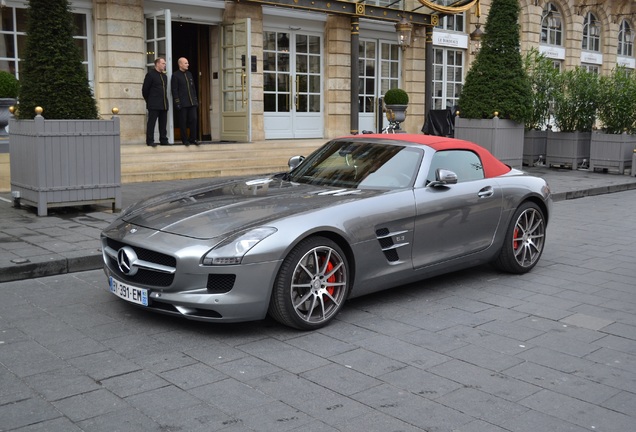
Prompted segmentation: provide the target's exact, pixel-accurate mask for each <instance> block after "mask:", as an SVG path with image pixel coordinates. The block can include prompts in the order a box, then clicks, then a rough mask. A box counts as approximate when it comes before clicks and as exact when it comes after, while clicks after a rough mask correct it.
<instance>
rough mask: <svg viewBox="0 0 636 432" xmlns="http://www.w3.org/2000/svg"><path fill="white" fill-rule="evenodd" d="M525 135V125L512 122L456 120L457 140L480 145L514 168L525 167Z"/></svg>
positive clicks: (500, 120) (494, 119) (498, 119)
mask: <svg viewBox="0 0 636 432" xmlns="http://www.w3.org/2000/svg"><path fill="white" fill-rule="evenodd" d="M523 133H524V128H523V124H522V123H517V122H514V121H512V120H503V119H500V118H497V117H495V118H493V119H465V118H461V117H456V118H455V138H457V139H462V140H466V141H472V142H474V143H475V144H479V145H480V146H482V147H484V148H485V149H486V150H488V151H489V152H490V153H492V154H493V155H494V156H495V157H496V158H497V159H499V160H500V161H502V162H503V163H505V164H508V165H510V166H511V167H514V168H521V167H522V165H523Z"/></svg>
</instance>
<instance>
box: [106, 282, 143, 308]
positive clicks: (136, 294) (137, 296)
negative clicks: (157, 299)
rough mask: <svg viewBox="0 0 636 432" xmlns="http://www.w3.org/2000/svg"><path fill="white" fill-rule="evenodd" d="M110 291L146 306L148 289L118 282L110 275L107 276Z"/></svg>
mask: <svg viewBox="0 0 636 432" xmlns="http://www.w3.org/2000/svg"><path fill="white" fill-rule="evenodd" d="M109 282H110V292H112V293H113V294H115V295H116V296H117V297H121V298H123V299H124V300H128V301H129V302H132V303H136V304H140V305H143V306H148V290H147V289H144V288H137V287H134V286H132V285H128V284H125V283H123V282H119V281H118V280H117V279H114V278H113V277H112V276H111V277H110V278H109Z"/></svg>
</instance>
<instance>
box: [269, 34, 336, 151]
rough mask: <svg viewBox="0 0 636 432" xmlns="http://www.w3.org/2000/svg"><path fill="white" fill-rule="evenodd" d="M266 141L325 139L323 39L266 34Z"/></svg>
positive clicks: (296, 35)
mask: <svg viewBox="0 0 636 432" xmlns="http://www.w3.org/2000/svg"><path fill="white" fill-rule="evenodd" d="M263 45H264V46H263V100H264V111H265V112H264V126H265V138H266V139H275V138H322V136H323V127H324V120H323V113H322V106H323V101H322V61H321V54H322V43H321V37H320V36H318V35H312V34H308V33H300V32H293V31H265V32H264V33H263Z"/></svg>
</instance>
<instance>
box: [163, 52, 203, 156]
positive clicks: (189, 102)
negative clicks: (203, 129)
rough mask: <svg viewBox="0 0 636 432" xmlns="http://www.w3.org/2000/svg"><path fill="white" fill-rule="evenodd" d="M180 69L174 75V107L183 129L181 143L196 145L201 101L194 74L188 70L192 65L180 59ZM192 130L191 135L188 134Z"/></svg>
mask: <svg viewBox="0 0 636 432" xmlns="http://www.w3.org/2000/svg"><path fill="white" fill-rule="evenodd" d="M178 64H179V69H178V70H176V71H174V73H173V74H172V81H171V83H170V84H171V87H172V99H173V100H174V106H175V108H177V111H178V113H179V128H180V129H181V141H183V143H184V144H185V145H189V144H196V145H199V141H197V123H198V119H197V109H198V106H199V99H198V98H197V90H196V88H195V87H194V80H193V78H192V74H191V73H190V71H189V70H188V68H189V67H190V64H189V63H188V59H187V58H185V57H181V58H180V59H179V63H178ZM188 129H190V134H188Z"/></svg>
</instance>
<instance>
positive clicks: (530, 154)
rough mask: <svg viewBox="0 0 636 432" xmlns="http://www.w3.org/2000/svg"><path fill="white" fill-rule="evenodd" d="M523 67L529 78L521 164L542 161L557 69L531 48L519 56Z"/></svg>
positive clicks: (543, 159) (547, 59)
mask: <svg viewBox="0 0 636 432" xmlns="http://www.w3.org/2000/svg"><path fill="white" fill-rule="evenodd" d="M523 66H524V70H525V72H526V75H527V76H528V79H529V80H530V88H531V89H532V92H531V94H530V95H531V101H532V102H531V109H530V111H529V114H528V117H527V118H526V121H525V131H524V141H523V164H524V165H529V166H532V165H535V164H541V163H544V162H545V154H546V143H547V139H548V126H550V125H549V122H550V116H551V105H552V100H553V99H554V91H555V88H556V81H557V77H558V74H559V71H558V70H557V69H555V67H554V65H553V63H552V60H550V59H549V58H547V57H546V56H544V55H543V54H541V53H540V52H539V51H538V50H537V49H535V48H532V49H531V50H530V51H528V53H527V54H526V55H525V57H524V59H523Z"/></svg>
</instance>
